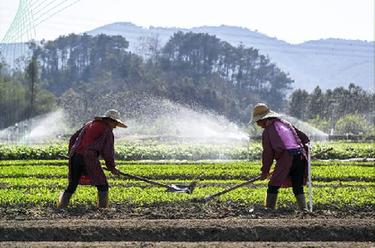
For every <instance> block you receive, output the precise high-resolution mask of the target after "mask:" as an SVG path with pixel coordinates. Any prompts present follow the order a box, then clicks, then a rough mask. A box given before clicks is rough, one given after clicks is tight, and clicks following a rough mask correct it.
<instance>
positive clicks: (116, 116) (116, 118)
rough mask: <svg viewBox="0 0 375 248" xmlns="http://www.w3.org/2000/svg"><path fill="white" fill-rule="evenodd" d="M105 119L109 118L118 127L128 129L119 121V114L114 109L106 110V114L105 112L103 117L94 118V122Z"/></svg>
mask: <svg viewBox="0 0 375 248" xmlns="http://www.w3.org/2000/svg"><path fill="white" fill-rule="evenodd" d="M105 118H109V119H111V120H113V121H115V122H117V126H118V127H124V128H127V127H128V126H127V125H125V123H123V122H122V121H121V120H120V113H119V112H118V111H117V110H116V109H110V110H107V112H105V114H104V116H97V117H95V120H103V119H105Z"/></svg>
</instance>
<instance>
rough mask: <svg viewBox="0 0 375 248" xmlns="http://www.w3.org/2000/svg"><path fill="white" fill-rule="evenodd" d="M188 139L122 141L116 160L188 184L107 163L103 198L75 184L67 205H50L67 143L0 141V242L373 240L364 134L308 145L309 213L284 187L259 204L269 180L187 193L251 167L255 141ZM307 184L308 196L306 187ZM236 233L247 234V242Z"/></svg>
mask: <svg viewBox="0 0 375 248" xmlns="http://www.w3.org/2000/svg"><path fill="white" fill-rule="evenodd" d="M189 147H190V145H171V144H169V145H157V144H150V145H149V146H146V145H135V144H132V145H130V144H128V145H126V146H125V145H123V146H121V145H120V146H118V147H117V149H116V150H117V153H116V157H117V161H116V162H117V165H118V168H119V169H120V170H121V171H123V172H126V173H129V174H133V175H138V176H143V177H147V178H149V179H151V180H154V181H158V182H162V183H165V184H183V185H188V184H189V183H190V182H192V181H195V182H197V187H196V189H195V190H194V192H193V193H192V194H185V193H171V192H166V189H165V188H162V187H158V186H154V185H150V184H147V183H145V182H142V181H137V180H130V179H128V178H123V177H115V176H113V175H110V174H109V173H108V172H107V171H105V173H107V174H108V179H109V184H110V191H109V192H110V195H109V199H110V207H109V208H107V209H97V208H96V206H95V204H96V188H95V187H90V186H79V187H78V189H77V191H76V193H75V194H74V195H73V197H72V200H71V204H70V205H69V207H68V208H67V209H56V207H55V204H56V200H57V197H58V195H59V193H60V192H61V191H62V190H64V189H65V187H66V186H67V172H68V167H67V160H66V159H63V158H62V156H61V155H64V154H66V147H65V146H63V145H50V146H0V157H1V160H0V233H3V234H4V235H0V246H1V245H2V242H3V244H4V245H9V247H19V246H18V245H24V244H21V243H17V242H14V241H39V242H35V246H30V247H50V246H54V247H55V246H56V245H57V243H56V242H40V241H41V240H43V241H58V243H59V244H61V245H62V246H63V247H64V246H69V245H71V244H75V245H76V243H69V242H67V243H64V242H62V241H75V242H77V241H79V242H82V241H85V242H88V241H89V243H81V244H82V247H104V246H100V245H103V244H99V243H96V242H97V241H122V242H123V243H121V245H123V246H120V244H119V243H117V242H114V243H106V244H105V247H156V246H154V245H155V241H156V243H158V244H159V245H160V247H195V246H194V244H196V245H202V246H199V247H220V246H222V245H223V247H262V246H263V245H266V246H269V245H271V246H270V247H285V246H291V245H293V244H294V245H295V246H294V247H301V245H305V246H302V247H327V246H329V247H371V246H372V243H371V241H373V240H374V238H375V232H374V230H375V229H374V227H375V221H374V219H375V213H374V209H375V198H374V188H375V164H374V157H375V155H374V154H373V153H374V150H373V149H372V146H371V144H358V143H357V144H350V143H335V144H332V143H323V144H316V145H315V146H314V149H313V151H312V157H313V161H312V181H313V190H312V192H313V208H314V212H313V213H310V214H307V215H306V214H301V213H299V212H296V211H295V210H296V206H295V199H294V196H293V193H292V190H291V189H281V190H280V193H279V199H278V204H277V205H278V209H277V210H276V211H272V212H269V211H266V210H264V208H263V201H264V195H265V193H266V189H267V181H256V182H254V183H252V184H249V185H248V186H246V187H241V188H238V189H236V190H234V191H231V192H229V193H227V194H224V195H221V196H220V197H218V198H214V199H213V200H211V201H209V202H207V203H200V202H195V201H193V199H197V198H198V199H200V198H203V197H206V196H209V195H212V194H214V193H216V192H219V191H222V190H224V189H226V188H228V187H231V186H233V185H235V184H238V183H242V182H244V181H245V180H247V179H250V178H252V177H255V176H257V175H258V174H259V171H260V167H261V163H260V160H259V158H260V152H261V148H260V146H259V144H252V146H251V147H246V146H240V147H238V146H234V147H231V146H224V147H223V146H222V145H212V146H209V145H198V146H197V147H194V148H189ZM218 155H219V156H218ZM131 158H132V159H131ZM136 158H137V159H138V160H137V159H136ZM213 158H216V159H217V158H219V159H221V160H213ZM141 159H142V160H141ZM225 159H230V160H225ZM339 159H340V160H339ZM103 164H104V163H103ZM305 192H306V194H307V196H308V188H307V187H305ZM307 198H308V197H307ZM275 233H277V235H275ZM4 241H11V242H9V243H5V242H4ZM125 241H127V242H125ZM145 241H150V243H147V242H145ZM160 241H164V243H163V242H160ZM170 241H173V242H170ZM198 241H199V242H198ZM210 241H215V242H218V241H220V243H215V242H213V243H211V242H210ZM222 241H225V242H222ZM234 241H241V242H242V241H243V242H249V243H248V245H249V246H243V245H245V244H246V243H241V242H234ZM254 241H257V242H256V244H254V243H251V242H254ZM259 241H267V242H270V241H273V243H258V242H259ZM275 241H277V242H275ZM280 241H281V243H278V242H280ZM298 241H314V242H311V243H303V244H302V243H301V242H298ZM332 241H339V242H332ZM343 241H345V243H342V242H343ZM190 242H191V243H190ZM195 242H198V243H195ZM294 242H296V243H294ZM253 244H254V245H253ZM262 244H263V245H262ZM43 245H45V246H43ZM93 245H94V246H93ZM96 245H98V246H96ZM225 245H227V246H225ZM258 245H259V246H258ZM336 245H337V246H336ZM345 245H346V246H345ZM292 247H293V246H292Z"/></svg>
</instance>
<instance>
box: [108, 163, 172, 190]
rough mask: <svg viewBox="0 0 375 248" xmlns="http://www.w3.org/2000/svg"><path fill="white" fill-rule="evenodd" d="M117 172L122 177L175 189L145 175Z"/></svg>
mask: <svg viewBox="0 0 375 248" xmlns="http://www.w3.org/2000/svg"><path fill="white" fill-rule="evenodd" d="M103 169H105V170H108V169H107V168H103ZM119 172H120V175H121V176H124V177H128V178H132V179H137V180H140V181H144V182H147V183H149V184H153V185H157V186H161V187H165V188H168V189H171V190H174V189H175V188H173V187H171V186H169V185H168V184H164V183H159V182H155V181H152V180H150V179H147V178H145V177H141V176H136V175H132V174H128V173H125V172H122V171H119Z"/></svg>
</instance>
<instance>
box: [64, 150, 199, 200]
mask: <svg viewBox="0 0 375 248" xmlns="http://www.w3.org/2000/svg"><path fill="white" fill-rule="evenodd" d="M59 156H60V157H62V158H68V159H69V157H68V156H66V155H61V154H60V155H59ZM103 169H104V170H108V169H107V168H103ZM120 175H121V176H124V177H127V178H132V179H136V180H140V181H144V182H147V183H149V184H153V185H157V186H161V187H164V188H167V192H171V193H187V194H191V193H193V191H194V189H195V186H196V185H197V183H196V182H191V183H190V184H189V185H180V184H171V185H168V184H164V183H159V182H155V181H152V180H150V179H148V178H145V177H141V176H136V175H132V174H128V173H124V172H122V171H120Z"/></svg>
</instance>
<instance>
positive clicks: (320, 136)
mask: <svg viewBox="0 0 375 248" xmlns="http://www.w3.org/2000/svg"><path fill="white" fill-rule="evenodd" d="M282 118H283V119H285V120H287V121H289V122H290V123H292V124H293V125H294V126H295V127H297V128H298V129H299V130H301V131H302V132H304V133H306V134H307V136H309V138H310V140H315V141H326V140H328V138H329V135H328V134H327V133H325V132H323V131H321V130H319V129H317V128H315V127H313V126H311V125H310V124H308V123H307V122H304V121H301V120H299V119H297V118H295V117H292V116H289V115H286V114H282Z"/></svg>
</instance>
